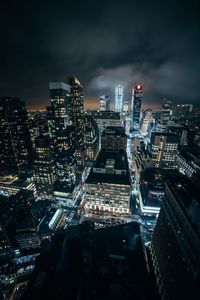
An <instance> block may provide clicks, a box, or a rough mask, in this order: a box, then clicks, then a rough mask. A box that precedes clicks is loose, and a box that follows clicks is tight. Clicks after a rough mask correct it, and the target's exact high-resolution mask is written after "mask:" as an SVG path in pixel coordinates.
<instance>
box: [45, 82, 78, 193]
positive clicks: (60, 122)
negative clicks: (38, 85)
mask: <svg viewBox="0 0 200 300" xmlns="http://www.w3.org/2000/svg"><path fill="white" fill-rule="evenodd" d="M49 88H50V97H51V106H50V107H48V114H49V116H48V123H49V135H50V137H51V139H52V140H53V145H54V151H55V158H56V169H57V174H58V183H57V184H56V186H57V187H59V189H61V190H62V191H63V190H66V189H67V188H70V189H71V187H72V185H74V183H75V175H76V160H75V150H76V149H75V146H76V137H75V135H76V131H75V126H74V122H75V118H76V117H75V116H74V110H75V105H74V101H73V97H72V95H71V86H70V85H69V84H66V83H64V82H50V83H49Z"/></svg>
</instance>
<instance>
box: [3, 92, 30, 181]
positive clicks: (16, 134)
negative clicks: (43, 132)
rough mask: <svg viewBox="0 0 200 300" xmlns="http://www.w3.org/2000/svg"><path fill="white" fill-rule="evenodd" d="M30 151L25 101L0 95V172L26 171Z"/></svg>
mask: <svg viewBox="0 0 200 300" xmlns="http://www.w3.org/2000/svg"><path fill="white" fill-rule="evenodd" d="M30 153H31V142H30V135H29V131H28V126H27V115H26V108H25V103H24V102H23V101H21V100H20V99H18V98H10V97H0V174H1V175H8V174H16V173H23V172H26V171H27V170H28V167H29V164H30Z"/></svg>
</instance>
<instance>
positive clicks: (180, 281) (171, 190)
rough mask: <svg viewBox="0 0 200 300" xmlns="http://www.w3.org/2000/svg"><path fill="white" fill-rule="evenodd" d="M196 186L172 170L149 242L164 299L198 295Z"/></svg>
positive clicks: (199, 216)
mask: <svg viewBox="0 0 200 300" xmlns="http://www.w3.org/2000/svg"><path fill="white" fill-rule="evenodd" d="M199 194H200V190H199V186H198V187H197V186H196V185H195V184H194V183H193V182H192V181H191V180H189V179H188V178H187V177H186V176H183V175H181V174H179V173H178V172H176V173H173V172H171V174H170V175H169V176H168V178H167V179H166V188H165V196H164V197H163V199H162V206H161V210H160V214H159V217H158V220H157V224H156V227H155V230H154V233H153V238H152V243H151V254H152V262H153V267H154V273H155V276H156V283H157V286H158V291H159V293H160V295H161V299H163V300H176V299H183V300H186V299H197V298H198V296H197V295H198V294H199V285H200V260H199V258H200V255H199V249H200V226H199V219H200V205H199Z"/></svg>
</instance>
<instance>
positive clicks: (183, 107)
mask: <svg viewBox="0 0 200 300" xmlns="http://www.w3.org/2000/svg"><path fill="white" fill-rule="evenodd" d="M192 111H193V104H178V105H177V106H176V114H177V117H179V118H184V117H187V116H188V115H189V114H191V113H192Z"/></svg>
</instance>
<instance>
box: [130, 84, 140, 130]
mask: <svg viewBox="0 0 200 300" xmlns="http://www.w3.org/2000/svg"><path fill="white" fill-rule="evenodd" d="M141 104H142V86H141V85H136V86H135V88H134V89H133V90H132V130H138V129H140V113H141Z"/></svg>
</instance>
